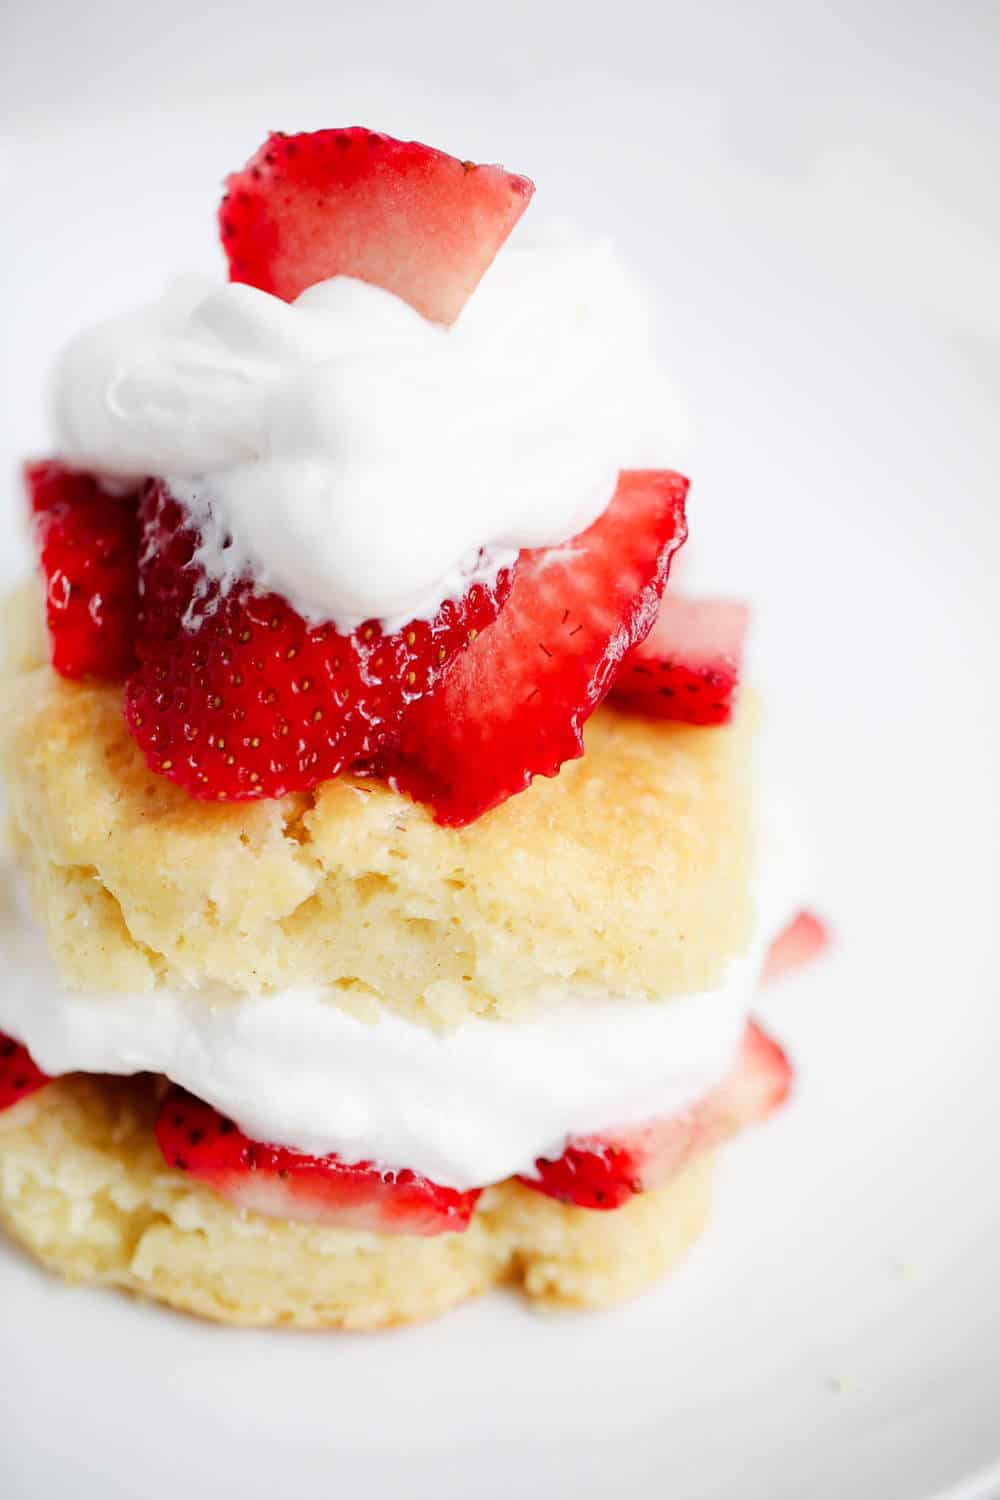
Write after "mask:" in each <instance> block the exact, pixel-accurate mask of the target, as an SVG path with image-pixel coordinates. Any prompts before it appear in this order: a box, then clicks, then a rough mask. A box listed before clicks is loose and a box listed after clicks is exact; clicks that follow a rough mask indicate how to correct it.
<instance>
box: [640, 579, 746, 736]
mask: <svg viewBox="0 0 1000 1500" xmlns="http://www.w3.org/2000/svg"><path fill="white" fill-rule="evenodd" d="M749 623H750V611H749V610H748V608H747V606H746V605H745V604H739V603H736V602H733V601H731V600H726V599H690V598H685V597H684V596H683V595H680V594H675V593H669V594H667V595H665V597H664V600H663V604H662V606H661V608H660V613H659V615H658V616H657V618H656V623H655V624H654V626H653V628H652V630H651V631H650V632H649V634H648V635H647V637H646V639H645V640H644V641H642V642H641V643H640V644H639V645H638V646H635V647H633V649H632V650H631V651H630V652H629V653H628V655H627V656H626V658H625V660H624V661H623V662H622V667H621V671H620V672H619V674H618V677H617V679H616V680H615V685H614V688H613V689H612V698H613V700H614V702H615V703H617V704H618V705H619V706H620V707H622V708H627V709H630V710H632V711H633V712H635V713H641V714H645V715H646V716H647V717H650V718H655V719H677V720H681V721H683V722H684V723H685V724H726V723H728V722H729V720H730V719H731V718H732V714H733V704H734V701H735V698H736V692H737V688H738V687H739V681H740V673H741V670H742V665H743V647H744V642H745V639H746V633H747V628H748V626H749Z"/></svg>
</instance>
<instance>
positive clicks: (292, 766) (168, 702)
mask: <svg viewBox="0 0 1000 1500" xmlns="http://www.w3.org/2000/svg"><path fill="white" fill-rule="evenodd" d="M141 511H142V529H143V548H142V562H141V567H140V588H141V594H142V612H141V619H140V635H139V657H140V662H139V668H138V670H137V671H136V672H135V673H134V674H133V676H132V677H131V678H130V679H129V681H128V683H127V685H126V693H125V714H126V719H127V722H128V725H129V728H130V729H131V732H132V735H133V737H134V738H135V740H136V741H137V743H138V744H139V745H140V746H141V748H142V750H143V752H144V753H145V755H146V759H147V761H148V763H149V765H150V767H151V769H152V770H154V771H156V772H158V773H159V774H161V775H163V776H166V777H168V778H169V779H170V780H171V781H173V782H175V783H176V784H177V785H178V786H182V787H184V789H185V790H186V791H188V792H189V793H190V794H191V795H192V796H195V797H199V798H203V799H208V800H217V801H226V800H241V801H245V800H248V799H254V798H260V797H281V796H284V795H285V794H286V793H289V792H296V791H304V790H308V789H309V788H310V787H313V786H316V785H317V784H318V783H319V782H321V781H324V780H326V779H328V778H329V777H332V776H336V775H337V774H338V773H339V772H340V771H342V770H344V769H345V768H346V767H349V766H351V765H353V764H354V763H355V762H357V761H359V760H365V761H367V760H369V759H370V758H372V757H373V756H375V755H376V754H377V753H378V752H379V751H380V750H381V749H382V748H383V746H384V744H385V743H386V741H387V740H390V739H394V738H395V736H396V734H397V729H398V723H399V720H400V717H401V715H402V714H403V711H404V709H406V708H407V707H408V706H410V707H412V706H413V705H415V704H416V703H417V702H418V701H419V699H420V697H421V695H422V694H425V693H427V692H429V691H430V690H431V688H433V687H434V685H435V684H436V683H437V682H438V680H439V679H440V677H441V676H442V674H443V673H444V672H446V671H447V670H448V668H449V666H450V665H451V664H452V662H453V661H454V660H455V659H456V658H457V657H458V655H459V653H460V652H462V651H464V650H465V648H466V647H467V645H468V643H469V641H470V640H471V639H475V637H476V635H477V634H478V633H479V632H481V631H485V630H486V628H487V627H488V626H489V625H491V624H492V622H493V621H494V619H495V618H496V615H497V612H498V610H499V609H500V607H501V605H502V604H503V602H504V600H505V598H506V597H507V594H508V592H509V590H510V585H511V575H510V573H509V572H507V571H503V572H501V574H500V575H499V577H498V579H497V582H496V584H495V586H494V587H493V588H487V587H486V586H484V585H482V584H476V585H474V586H473V587H472V588H471V589H470V590H469V592H468V593H467V594H466V595H465V597H464V598H463V599H461V600H459V601H457V602H456V601H446V602H445V603H444V604H443V605H442V606H441V608H440V610H439V611H438V613H437V615H435V617H434V619H433V620H431V621H430V622H427V621H415V622H413V623H412V624H411V625H409V626H408V627H406V628H404V629H403V630H401V631H397V632H395V633H394V634H391V635H386V634H383V633H382V631H381V629H380V628H379V626H378V625H376V624H374V623H371V624H368V625H362V626H360V627H359V628H358V629H357V630H356V631H354V632H353V634H351V635H349V636H344V635H340V634H338V633H337V631H336V630H334V628H333V626H332V625H323V626H319V627H310V626H309V625H307V623H306V622H305V621H304V620H303V619H302V617H301V616H300V615H298V614H296V612H295V611H294V610H293V609H292V608H291V607H290V606H289V605H288V604H287V603H286V602H285V601H284V600H283V599H282V598H280V597H279V596H278V595H276V594H259V593H256V592H255V590H254V588H253V585H252V583H250V582H249V581H248V582H245V583H237V584H236V585H235V586H234V588H232V589H231V590H230V592H229V593H228V594H227V596H226V597H225V598H219V597H218V589H217V586H216V585H214V584H209V583H208V581H207V580H206V578H205V576H204V574H203V573H202V572H201V570H200V568H199V566H198V565H197V564H196V563H193V562H192V555H193V553H194V551H195V548H196V545H197V542H198V535H197V533H196V532H195V531H193V530H192V529H191V527H190V524H189V518H188V514H187V512H186V511H185V510H184V509H183V507H182V506H181V505H180V504H179V503H178V502H177V501H176V500H175V499H174V498H173V497H172V496H171V495H170V492H169V490H168V489H167V488H166V487H165V486H164V485H163V484H162V483H154V484H151V485H150V486H149V488H148V490H147V492H146V494H145V496H144V499H143V502H142V507H141ZM192 605H193V606H194V611H195V615H196V621H195V624H194V626H193V628H188V627H187V626H185V624H184V623H183V622H184V617H185V614H186V613H187V611H188V609H189V607H191V606H192Z"/></svg>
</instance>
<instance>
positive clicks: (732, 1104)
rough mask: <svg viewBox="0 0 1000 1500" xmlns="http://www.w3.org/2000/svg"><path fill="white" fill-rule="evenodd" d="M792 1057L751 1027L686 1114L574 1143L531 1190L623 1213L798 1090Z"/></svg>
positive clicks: (542, 1168)
mask: <svg viewBox="0 0 1000 1500" xmlns="http://www.w3.org/2000/svg"><path fill="white" fill-rule="evenodd" d="M791 1080H792V1070H791V1066H790V1065H789V1062H788V1059H787V1058H786V1057H785V1054H784V1053H783V1052H782V1050H781V1048H780V1047H779V1046H778V1044H777V1042H774V1041H772V1040H771V1038H770V1037H769V1036H767V1035H765V1033H764V1032H763V1031H761V1029H760V1028H759V1027H758V1026H756V1025H755V1024H754V1023H753V1022H752V1021H751V1022H749V1023H748V1025H747V1029H746V1033H745V1035H744V1038H743V1045H742V1048H741V1050H740V1054H739V1057H738V1058H737V1061H736V1064H735V1066H734V1067H733V1069H732V1071H731V1072H730V1073H729V1075H728V1076H727V1077H726V1078H724V1079H723V1081H722V1082H721V1083H720V1084H719V1085H718V1086H717V1087H716V1088H715V1089H713V1091H712V1092H711V1093H710V1094H709V1095H708V1096H707V1097H706V1098H705V1099H703V1100H701V1102H700V1103H699V1104H696V1105H694V1106H693V1107H692V1108H691V1109H689V1110H685V1111H684V1112H683V1113H682V1114H679V1115H672V1116H670V1117H668V1118H667V1119H664V1120H654V1121H653V1122H651V1123H650V1124H649V1125H644V1126H640V1127H638V1128H636V1129H632V1130H623V1131H621V1132H614V1133H609V1134H607V1135H603V1136H590V1137H587V1138H584V1139H581V1140H577V1141H573V1142H571V1143H570V1145H569V1146H567V1148H566V1150H565V1151H564V1152H563V1154H562V1156H560V1157H559V1158H558V1160H555V1161H546V1160H545V1159H544V1158H542V1159H539V1160H538V1161H537V1162H536V1163H535V1171H536V1173H537V1176H535V1177H524V1178H522V1179H521V1180H522V1181H523V1182H524V1183H526V1184H527V1186H528V1187H533V1188H536V1189H537V1191H538V1192H540V1193H546V1194H547V1195H548V1196H549V1197H550V1198H558V1199H559V1201H560V1202H561V1203H572V1204H575V1205H576V1206H577V1207H578V1208H601V1209H604V1208H620V1207H621V1205H622V1204H623V1203H626V1202H627V1201H628V1199H629V1198H631V1197H632V1196H633V1194H635V1193H641V1192H645V1191H647V1190H648V1189H649V1188H657V1187H662V1186H663V1185H664V1184H665V1183H667V1182H669V1180H670V1178H671V1177H672V1176H673V1175H674V1173H675V1172H677V1171H678V1170H679V1169H680V1168H681V1167H682V1166H683V1165H684V1163H685V1162H686V1161H687V1160H689V1158H690V1157H692V1156H694V1155H695V1154H696V1153H697V1152H700V1151H708V1150H711V1149H712V1148H713V1147H714V1146H718V1145H721V1144H722V1142H723V1141H727V1140H729V1139H730V1137H731V1136H734V1135H736V1134H737V1133H738V1132H739V1131H741V1130H743V1129H745V1128H746V1126H748V1125H753V1124H755V1123H756V1122H757V1121H758V1120H763V1119H766V1117H767V1116H768V1115H769V1114H771V1113H772V1111H773V1110H775V1109H777V1108H778V1106H779V1105H780V1104H783V1103H784V1101H785V1099H786V1098H787V1097H788V1092H789V1089H790V1087H791Z"/></svg>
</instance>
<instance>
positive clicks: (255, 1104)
mask: <svg viewBox="0 0 1000 1500" xmlns="http://www.w3.org/2000/svg"><path fill="white" fill-rule="evenodd" d="M771 844H772V846H773V848H772V852H771V855H770V857H769V860H768V863H767V866H766V869H765V874H764V879H763V881H762V883H761V887H760V891H759V913H760V921H759V926H758V932H757V936H756V938H755V940H754V942H753V944H752V945H751V948H750V950H749V952H747V953H746V954H745V955H743V956H741V957H740V958H738V959H734V960H732V961H731V962H730V964H729V966H728V967H727V969H726V972H725V975H724V977H723V979H722V981H721V983H720V984H719V985H717V986H716V988H714V989H713V990H711V991H709V992H705V993H701V994H697V995H690V996H687V997H683V998H680V999H671V1000H663V1001H659V1002H657V1001H653V1000H650V999H649V998H647V997H638V996H637V997H636V998H635V999H631V1000H630V999H614V1000H612V999H609V998H607V997H602V996H600V995H595V994H593V993H576V994H573V993H569V992H567V993H564V994H561V995H558V996H553V997H552V1000H553V1003H552V1005H551V1006H550V1007H546V1009H545V1010H544V1011H542V1012H541V1013H540V1014H539V1015H538V1016H537V1017H536V1018H535V1019H533V1020H527V1021H519V1022H517V1023H510V1022H505V1021H497V1020H489V1019H486V1018H478V1017H477V1018H472V1019H469V1020H467V1021H465V1022H464V1023H463V1024H462V1025H461V1026H460V1027H459V1028H458V1029H457V1030H455V1031H453V1032H449V1033H446V1034H444V1035H441V1034H438V1033H435V1032H433V1031H429V1030H427V1029H425V1028H424V1027H421V1026H418V1025H415V1024H414V1023H412V1022H409V1021H406V1020H403V1019H401V1018H400V1017H398V1016H395V1015H391V1014H385V1015H384V1016H382V1017H381V1018H380V1019H378V1020H377V1021H365V1020H360V1019H358V1018H356V1017H355V1016H353V1015H350V1014H348V1013H347V1012H345V1011H342V1010H340V1009H338V1008H337V1006H336V1005H335V1004H334V1003H332V1001H331V999H330V998H329V997H328V995H327V994H326V993H325V992H324V991H323V990H322V989H319V988H316V989H312V988H310V989H296V990H287V991H284V992H283V993H280V994H275V995H270V996H262V997H237V996H234V995H226V994H221V993H220V994H218V995H215V996H213V995H208V994H206V993H205V992H204V991H202V990H199V991H197V992H193V991H185V990H182V989H179V988H178V989H160V990H157V991H154V992H153V993H147V994H142V995H124V994H116V995H112V994H107V995H102V994H89V993H88V994H84V993H81V992H78V991H70V990H68V989H66V987H65V986H64V985H63V984H62V983H61V981H60V979H59V976H58V974H57V972H56V969H55V966H54V964H53V962H52V959H51V958H50V957H49V954H48V951H47V948H46V944H45V941H44V938H43V936H42V934H41V933H40V931H39V930H38V929H37V928H36V927H35V925H34V923H33V922H32V920H31V918H30V916H29V915H28V913H27V910H26V908H25V907H24V905H23V904H22V903H21V901H20V900H19V898H18V891H17V887H16V883H15V879H14V876H13V872H12V868H11V867H9V866H2V865H0V952H2V953H3V965H4V975H3V982H2V984H0V1030H2V1031H6V1032H8V1033H9V1034H10V1035H12V1036H14V1037H16V1038H17V1039H18V1040H20V1041H22V1042H23V1043H24V1044H25V1045H26V1046H27V1048H28V1050H29V1051H30V1052H31V1054H32V1056H33V1057H34V1059H35V1061H36V1062H37V1063H38V1064H39V1066H40V1067H42V1068H43V1069H45V1071H46V1072H49V1073H53V1074H59V1073H65V1072H73V1071H84V1072H91V1073H116V1074H132V1073H139V1072H147V1071H148V1072H154V1073H161V1074H164V1075H166V1076H167V1077H168V1078H171V1079H173V1080H174V1082H176V1083H179V1084H182V1085H183V1086H184V1087H185V1088H187V1089H189V1090H190V1091H191V1092H192V1093H193V1094H196V1095H197V1096H198V1097H199V1098H202V1099H205V1100H207V1101H208V1102H209V1103H210V1104H213V1105H215V1107H216V1108H217V1109H219V1110H221V1111H222V1112H223V1113H224V1114H227V1115H229V1116H231V1117H232V1118H233V1119H235V1120H236V1122H237V1123H238V1124H239V1126H240V1127H241V1128H242V1129H243V1130H244V1131H246V1133H247V1134H248V1135H250V1136H251V1137H253V1138H254V1139H257V1140H262V1141H268V1142H272V1143H274V1144H279V1145H285V1146H291V1147H293V1148H296V1149H298V1150H302V1151H307V1152H310V1153H313V1154H315V1155H325V1154H326V1153H328V1152H336V1153H338V1154H339V1155H340V1156H341V1157H342V1158H343V1159H344V1160H347V1161H359V1160H370V1161H371V1160H373V1161H376V1162H378V1163H380V1164H382V1165H384V1166H395V1167H409V1168H411V1169H412V1170H414V1171H417V1172H422V1173H423V1174H425V1175H426V1176H427V1177H430V1178H431V1179H432V1180H434V1181H436V1182H440V1183H442V1184H445V1185H448V1186H452V1187H456V1188H462V1189H465V1188H471V1187H481V1186H483V1185H484V1184H487V1183H490V1182H497V1181H500V1180H501V1179H503V1178H505V1177H508V1176H510V1175H512V1174H514V1173H517V1172H524V1173H530V1172H531V1170H532V1167H533V1164H534V1162H535V1160H536V1158H537V1157H539V1156H550V1157H552V1156H559V1155H560V1154H561V1152H562V1151H563V1149H564V1147H565V1143H566V1140H567V1138H568V1137H570V1136H578V1135H587V1134H591V1133H593V1132H599V1131H603V1130H608V1129H611V1128H614V1127H616V1126H622V1125H629V1124H638V1123H641V1122H643V1121H646V1120H650V1119H657V1118H661V1117H664V1116H667V1115H670V1114H672V1113H674V1112H675V1111H677V1110H681V1109H684V1108H685V1107H686V1106H687V1105H689V1104H692V1103H693V1102H695V1101H696V1100H697V1099H699V1098H701V1097H703V1096H704V1095H705V1094H706V1093H707V1092H708V1091H709V1089H711V1088H712V1086H713V1085H714V1084H715V1083H717V1082H718V1081H719V1080H721V1079H722V1077H723V1076H724V1075H725V1073H726V1072H727V1071H728V1069H729V1068H730V1066H731V1065H732V1062H733V1059H734V1057H735V1055H736V1053H737V1050H738V1048H739V1044H740V1040H741V1038H742V1035H743V1030H744V1027H745V1025H746V1021H747V1017H748V1014H749V1012H750V1009H751V1006H752V1004H753V1000H754V995H755V991H756V986H757V981H758V978H759V972H760V967H761V963H762V961H763V957H764V954H765V952H766V949H767V945H768V942H769V940H770V939H771V938H772V937H773V936H775V935H776V934H777V932H778V931H779V930H780V929H781V928H782V927H783V926H784V924H785V922H786V921H787V920H788V919H789V918H790V917H791V916H792V915H793V913H794V910H795V908H796V904H797V898H798V897H800V895H801V890H802V885H801V868H800V864H799V861H798V859H797V857H796V856H795V848H794V843H793V842H789V841H787V840H786V841H784V842H783V843H782V844H781V845H778V844H777V841H776V840H772V841H771Z"/></svg>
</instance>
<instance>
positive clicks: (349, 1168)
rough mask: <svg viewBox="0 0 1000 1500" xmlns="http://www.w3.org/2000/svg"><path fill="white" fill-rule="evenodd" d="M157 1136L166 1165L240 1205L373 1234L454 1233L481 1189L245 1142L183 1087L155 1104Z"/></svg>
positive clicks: (462, 1225)
mask: <svg viewBox="0 0 1000 1500" xmlns="http://www.w3.org/2000/svg"><path fill="white" fill-rule="evenodd" d="M156 1139H157V1142H158V1143H159V1147H160V1150H161V1151H162V1153H163V1157H164V1160H165V1161H166V1163H167V1165H168V1166H170V1167H175V1168H176V1169H177V1170H178V1171H180V1172H186V1173H187V1174H188V1176H190V1177H193V1178H195V1179H196V1180H197V1181H198V1182H203V1183H205V1184H206V1185H207V1186H208V1187H211V1188H213V1189H214V1190H215V1191H216V1192H217V1193H219V1194H220V1195H221V1196H222V1197H224V1198H227V1199H229V1201H230V1202H232V1203H235V1204H236V1205H237V1206H238V1207H240V1208H246V1209H251V1210H252V1211H253V1212H254V1213H260V1214H266V1215H267V1216H268V1217H270V1218H277V1219H296V1220H306V1221H309V1222H314V1223H322V1224H331V1225H337V1226H339V1227H341V1228H345V1229H355V1230H365V1231H370V1232H372V1233H374V1234H413V1235H434V1234H455V1233H460V1232H461V1231H462V1230H464V1229H466V1228H467V1227H468V1223H469V1220H470V1218H471V1217H472V1211H473V1209H474V1208H475V1206H476V1200H477V1199H478V1197H479V1192H478V1190H473V1191H471V1192H459V1191H458V1190H457V1189H456V1188H448V1187H441V1186H440V1185H439V1184H438V1183H435V1182H430V1181H429V1180H428V1179H427V1178H426V1177H420V1176H418V1175H417V1173H415V1172H410V1171H407V1170H405V1169H403V1170H392V1171H389V1170H387V1169H384V1168H381V1167H377V1166H375V1165H374V1164H373V1163H372V1162H367V1161H361V1162H353V1163H349V1162H345V1161H342V1160H341V1159H340V1158H339V1157H337V1156H318V1157H317V1156H307V1155H304V1154H303V1153H301V1152H298V1151H289V1150H286V1149H285V1148H284V1147H282V1146H268V1145H264V1144H262V1143H261V1142H259V1141H253V1140H250V1138H249V1137H248V1136H246V1135H244V1134H243V1132H242V1131H241V1130H239V1129H238V1128H237V1126H236V1125H234V1124H233V1122H232V1120H228V1119H226V1118H225V1117H224V1116H223V1115H221V1114H219V1112H218V1110H216V1109H213V1108H212V1106H211V1105H210V1104H205V1103H203V1101H202V1100H200V1099H196V1098H194V1097H193V1096H192V1095H191V1094H188V1093H186V1092H185V1091H184V1090H183V1089H179V1088H171V1090H170V1091H169V1093H168V1094H167V1095H166V1097H165V1098H164V1100H163V1103H162V1105H161V1107H160V1112H159V1116H158V1118H157V1122H156Z"/></svg>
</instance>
